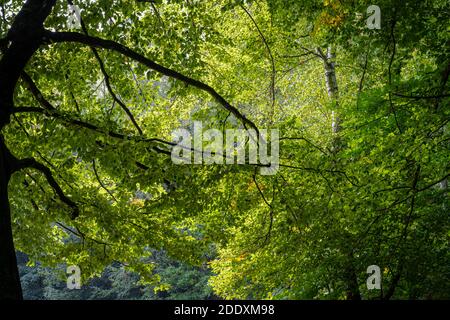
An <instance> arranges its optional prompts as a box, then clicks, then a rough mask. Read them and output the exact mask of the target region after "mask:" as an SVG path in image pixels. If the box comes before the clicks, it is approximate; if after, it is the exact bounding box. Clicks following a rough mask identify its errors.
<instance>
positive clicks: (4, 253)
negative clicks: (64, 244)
mask: <svg viewBox="0 0 450 320" xmlns="http://www.w3.org/2000/svg"><path fill="white" fill-rule="evenodd" d="M10 160H11V155H10V153H9V151H8V149H7V148H6V145H5V143H4V141H3V137H2V136H0V300H5V299H9V300H20V299H22V289H21V286H20V277H19V270H18V268H17V260H16V252H15V249H14V242H13V234H12V228H11V211H10V207H9V201H8V182H9V178H10V177H11V172H12V170H11V163H10Z"/></svg>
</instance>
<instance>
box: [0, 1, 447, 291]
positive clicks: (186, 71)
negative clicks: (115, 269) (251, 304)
mask: <svg viewBox="0 0 450 320" xmlns="http://www.w3.org/2000/svg"><path fill="white" fill-rule="evenodd" d="M72 5H77V6H79V8H80V9H81V11H80V17H81V19H80V20H79V21H78V22H79V28H78V29H76V28H75V29H73V27H74V26H73V25H70V24H69V25H68V21H71V19H73V16H71V15H70V14H69V13H68V11H69V8H70V6H72ZM377 5H378V6H379V7H380V8H381V10H380V12H381V25H380V29H373V28H372V29H371V28H368V27H367V24H366V19H367V18H368V14H367V4H366V3H365V2H364V1H334V0H326V1H318V0H314V1H307V2H306V1H305V2H302V1H294V0H293V1H284V0H283V1H281V0H266V1H225V0H223V1H222V0H220V1H198V0H187V1H176V0H163V1H125V0H112V1H106V0H97V1H83V2H81V1H80V2H77V1H56V0H27V1H18V0H12V1H11V0H10V1H2V2H1V6H0V8H1V19H0V21H1V25H0V50H1V51H0V52H1V53H0V54H1V55H0V130H1V131H0V149H1V150H0V151H1V152H0V197H1V199H0V206H1V207H0V217H1V218H0V298H3V299H5V298H7V299H20V298H21V297H22V294H21V286H20V279H19V275H18V271H17V263H16V257H15V249H19V250H21V251H23V252H25V253H27V254H28V255H29V257H30V258H31V259H32V260H34V261H40V262H42V263H43V264H44V265H49V266H52V265H56V264H62V263H64V264H67V265H78V266H80V267H81V271H82V273H81V274H82V278H83V281H85V280H87V279H89V278H91V277H93V276H95V275H99V274H100V273H101V272H102V270H103V269H104V268H105V267H106V266H108V265H109V264H111V263H112V262H120V263H122V264H123V265H124V266H126V268H128V269H130V270H132V271H135V272H137V273H139V274H140V277H141V281H142V282H143V283H144V284H146V283H147V284H148V283H151V284H152V285H155V284H158V283H159V277H158V274H157V273H155V272H154V266H153V265H152V264H151V263H148V259H146V258H147V257H148V256H149V255H150V254H151V250H150V249H158V250H159V249H163V250H165V251H167V252H168V254H169V255H170V256H171V257H174V258H176V259H179V260H182V261H185V262H188V263H191V264H202V263H209V265H210V266H211V268H212V270H213V272H214V273H215V275H214V276H213V277H212V278H211V279H210V283H211V285H212V287H213V289H214V292H215V294H217V295H218V296H220V297H224V298H259V299H269V298H270V299H272V298H274V299H284V298H291V299H300V298H308V299H311V298H318V299H361V298H364V299H390V298H410V299H416V298H445V297H447V298H448V292H449V290H448V289H449V288H448V283H449V281H448V278H449V275H450V269H449V266H450V263H449V262H450V254H449V250H448V248H449V246H448V241H449V222H450V221H449V219H448V207H449V197H448V187H447V180H448V178H449V175H450V173H449V170H450V169H449V161H448V159H449V126H448V123H449V119H450V108H448V105H449V93H448V77H449V74H450V64H449V62H450V61H449V55H448V44H449V40H448V28H447V26H446V25H445V23H442V21H446V20H448V12H449V10H448V7H449V2H448V1H437V0H433V1H422V2H421V3H420V4H418V3H417V2H416V1H406V2H404V3H402V4H398V3H397V2H396V1H389V0H383V1H379V3H378V4H377ZM77 27H78V26H77ZM71 28H72V29H71ZM324 73H325V76H324ZM338 89H339V90H338ZM194 120H195V121H202V123H203V127H204V128H205V129H207V128H215V129H219V130H226V129H230V128H241V129H242V128H247V129H254V130H255V132H259V130H260V129H271V128H276V129H279V131H280V169H279V170H278V172H277V173H276V174H274V175H267V176H264V175H260V174H259V170H258V169H259V167H261V165H263V164H256V165H254V164H244V165H226V164H223V165H208V166H204V165H178V164H175V163H173V162H172V160H171V150H172V148H173V146H174V145H175V142H173V141H172V137H171V133H172V131H173V130H175V129H177V128H179V127H185V128H190V123H191V122H192V121H194ZM369 265H378V266H380V269H381V270H382V288H381V290H374V291H371V290H368V289H367V287H366V279H367V277H368V275H367V274H366V270H367V267H368V266H369ZM159 284H161V286H162V287H161V288H162V289H163V288H164V284H163V283H159Z"/></svg>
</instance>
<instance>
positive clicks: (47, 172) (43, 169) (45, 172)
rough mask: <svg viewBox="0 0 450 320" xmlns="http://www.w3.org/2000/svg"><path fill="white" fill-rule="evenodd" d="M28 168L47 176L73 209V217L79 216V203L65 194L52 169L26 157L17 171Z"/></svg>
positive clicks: (53, 187) (56, 190) (20, 162)
mask: <svg viewBox="0 0 450 320" xmlns="http://www.w3.org/2000/svg"><path fill="white" fill-rule="evenodd" d="M26 168H32V169H36V170H38V171H40V172H41V173H42V174H43V175H44V176H45V178H46V179H47V182H48V184H49V185H50V186H51V187H52V189H53V191H55V193H56V194H57V195H58V197H59V198H60V199H61V201H62V202H64V203H65V204H66V205H67V206H69V207H70V208H71V209H72V212H71V218H72V219H75V218H77V217H78V216H79V209H78V206H77V204H76V203H75V202H73V201H72V200H71V199H69V198H68V197H67V196H66V195H65V194H64V191H63V190H62V189H61V187H60V186H59V184H58V182H57V181H56V180H55V178H54V177H53V174H52V172H51V170H50V169H49V168H48V167H46V166H44V165H43V164H42V163H39V162H37V161H36V160H35V159H33V158H26V159H21V160H18V162H17V166H16V168H15V171H18V170H22V169H26Z"/></svg>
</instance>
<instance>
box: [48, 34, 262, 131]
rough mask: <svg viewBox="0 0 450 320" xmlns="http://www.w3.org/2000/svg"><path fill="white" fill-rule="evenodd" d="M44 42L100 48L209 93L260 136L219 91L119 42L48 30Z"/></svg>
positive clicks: (251, 123) (250, 122)
mask: <svg viewBox="0 0 450 320" xmlns="http://www.w3.org/2000/svg"><path fill="white" fill-rule="evenodd" d="M44 41H46V42H47V43H52V42H55V43H58V42H76V43H81V44H85V45H88V46H93V47H99V48H103V49H108V50H113V51H115V52H118V53H120V54H122V55H124V56H126V57H128V58H130V59H133V60H135V61H137V62H139V63H141V64H143V65H145V66H147V67H148V68H150V69H152V70H155V71H157V72H159V73H161V74H163V75H165V76H168V77H170V78H174V79H177V80H180V81H182V82H184V83H186V84H188V85H191V86H193V87H196V88H198V89H200V90H203V91H205V92H207V93H209V94H210V95H211V96H212V97H213V98H214V99H215V100H216V101H217V102H218V103H219V104H221V105H222V106H223V107H224V108H225V109H227V110H228V111H231V113H233V115H234V116H236V118H238V119H240V120H241V121H242V123H243V124H244V125H249V126H250V127H251V128H253V129H255V130H256V132H257V133H258V135H259V130H258V128H257V126H256V125H255V124H254V123H253V122H252V121H251V120H249V119H247V117H246V116H245V115H243V114H242V113H241V112H240V111H239V110H238V109H236V108H235V107H234V106H232V105H231V104H230V103H229V102H228V101H227V100H226V99H225V98H224V97H222V96H221V95H220V94H219V93H217V91H216V90H214V89H213V88H212V87H211V86H209V85H207V84H205V83H203V82H201V81H198V80H195V79H193V78H190V77H188V76H185V75H184V74H181V73H179V72H177V71H175V70H172V69H169V68H166V67H164V66H162V65H160V64H158V63H156V62H154V61H152V60H150V59H148V58H146V57H144V56H143V55H141V54H139V53H137V52H136V51H133V50H132V49H130V48H128V47H126V46H124V45H122V44H120V43H118V42H115V41H111V40H105V39H101V38H98V37H92V36H87V35H84V34H82V33H77V32H52V31H48V30H47V31H46V32H45V35H44Z"/></svg>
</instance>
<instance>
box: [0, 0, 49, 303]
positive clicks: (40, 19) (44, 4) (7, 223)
mask: <svg viewBox="0 0 450 320" xmlns="http://www.w3.org/2000/svg"><path fill="white" fill-rule="evenodd" d="M55 3H56V0H27V1H26V2H25V3H24V5H23V7H22V9H21V10H20V11H19V13H18V14H17V16H16V17H15V19H14V22H13V23H12V26H11V28H10V29H9V31H8V34H7V37H6V41H5V43H3V44H2V46H1V51H2V56H1V60H0V130H2V129H3V128H4V127H5V126H6V125H7V124H8V123H9V121H10V115H11V113H12V111H13V108H14V103H13V96H14V91H15V88H16V85H17V81H18V80H19V77H20V74H21V73H22V71H23V69H24V68H25V66H26V64H27V63H28V61H29V60H30V58H31V57H32V56H33V54H34V53H35V52H36V50H37V49H38V48H39V46H40V45H41V44H42V42H43V40H44V39H43V35H44V26H43V23H44V21H45V19H46V18H47V16H48V15H49V14H50V12H51V10H52V8H53V6H54V5H55ZM16 165H17V161H16V159H15V158H14V157H13V156H12V155H11V153H10V151H9V150H8V148H7V146H6V144H5V141H4V140H3V136H2V135H1V134H0V299H14V300H18V299H22V289H21V285H20V277H19V272H18V268H17V259H16V253H15V249H14V241H13V234H12V227H11V210H10V206H9V199H8V183H9V179H10V177H11V174H12V173H13V171H14V170H15V169H16Z"/></svg>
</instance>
